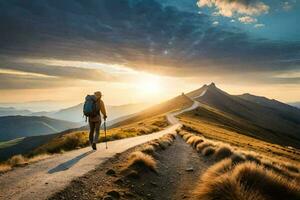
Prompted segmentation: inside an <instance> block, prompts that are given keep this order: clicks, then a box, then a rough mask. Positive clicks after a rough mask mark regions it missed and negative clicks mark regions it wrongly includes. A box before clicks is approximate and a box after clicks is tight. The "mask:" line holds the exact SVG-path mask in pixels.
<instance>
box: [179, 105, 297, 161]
mask: <svg viewBox="0 0 300 200" xmlns="http://www.w3.org/2000/svg"><path fill="white" fill-rule="evenodd" d="M180 120H181V121H182V122H183V124H184V125H186V126H188V127H191V128H192V129H193V130H195V131H196V132H198V133H200V134H202V135H204V136H205V137H207V138H209V139H213V140H218V141H222V142H226V143H229V144H231V145H234V146H237V147H241V148H243V149H244V150H251V151H255V152H257V153H262V154H265V155H267V156H276V157H278V158H279V159H281V160H288V161H291V162H292V161H293V162H295V161H296V162H300V151H299V150H296V149H290V148H287V147H284V146H281V145H278V144H274V143H272V142H267V141H263V140H261V139H259V138H255V136H256V135H257V134H256V135H253V134H252V133H254V132H255V133H257V132H259V131H263V130H260V128H259V127H256V126H254V125H251V124H247V123H246V122H244V121H243V120H240V119H235V118H231V117H230V116H226V115H224V113H221V112H217V111H216V110H215V109H212V108H210V107H208V106H202V107H201V108H198V109H197V110H195V111H191V112H188V113H184V114H182V115H180ZM294 142H295V141H294Z"/></svg>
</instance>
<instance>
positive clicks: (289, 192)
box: [232, 162, 300, 199]
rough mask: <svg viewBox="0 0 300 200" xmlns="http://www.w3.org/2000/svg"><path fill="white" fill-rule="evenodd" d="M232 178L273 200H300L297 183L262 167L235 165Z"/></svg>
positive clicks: (249, 164)
mask: <svg viewBox="0 0 300 200" xmlns="http://www.w3.org/2000/svg"><path fill="white" fill-rule="evenodd" d="M232 176H233V177H235V179H237V180H238V181H239V182H240V183H241V184H243V185H244V186H246V187H247V188H251V190H256V191H259V192H260V193H261V194H263V195H265V196H266V197H273V199H300V188H299V185H298V184H299V183H297V182H296V181H294V180H290V179H287V178H284V177H283V176H280V175H279V174H277V173H274V172H272V171H270V170H267V169H265V168H264V167H262V166H260V165H258V164H255V163H252V162H246V163H243V164H241V165H237V166H236V167H235V168H234V170H233V172H232Z"/></svg>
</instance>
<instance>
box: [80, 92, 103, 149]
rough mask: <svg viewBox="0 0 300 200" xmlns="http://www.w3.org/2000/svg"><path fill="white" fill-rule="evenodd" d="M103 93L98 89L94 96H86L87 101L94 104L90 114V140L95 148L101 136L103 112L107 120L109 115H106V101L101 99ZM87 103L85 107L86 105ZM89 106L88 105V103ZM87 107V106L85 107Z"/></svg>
mask: <svg viewBox="0 0 300 200" xmlns="http://www.w3.org/2000/svg"><path fill="white" fill-rule="evenodd" d="M101 97H102V93H101V92H99V91H97V92H95V93H94V95H93V96H90V95H88V96H87V97H86V102H87V101H88V100H90V101H91V102H92V103H93V104H92V106H91V107H92V110H93V112H92V114H89V115H88V118H89V119H88V120H89V126H90V134H89V141H90V145H91V146H92V148H93V149H94V150H97V146H96V144H97V142H98V138H99V133H100V125H101V114H100V112H101V113H102V115H103V119H104V120H106V118H107V115H106V110H105V106H104V102H103V101H102V100H101ZM86 104H88V103H85V105H84V107H86ZM87 107H88V105H87ZM84 109H85V108H84Z"/></svg>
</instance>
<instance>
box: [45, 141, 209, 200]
mask: <svg viewBox="0 0 300 200" xmlns="http://www.w3.org/2000/svg"><path fill="white" fill-rule="evenodd" d="M136 148H138V147H135V148H132V149H130V150H128V151H126V152H123V153H122V154H120V155H118V156H115V157H114V158H111V159H110V160H108V161H106V162H105V163H103V164H102V165H100V166H99V167H98V168H97V169H95V170H93V171H91V172H89V173H88V174H86V175H85V176H83V177H80V178H78V179H76V180H74V181H73V182H72V183H71V184H70V185H69V186H68V187H67V188H65V189H64V190H62V191H60V192H59V193H57V194H55V195H54V196H53V197H51V200H59V199H78V200H88V199H103V198H104V197H105V196H106V195H107V194H108V193H109V192H111V191H117V192H118V193H119V194H121V197H120V199H149V200H182V199H191V198H192V192H193V188H194V187H195V186H196V184H197V182H198V180H199V177H200V176H201V174H202V173H203V172H204V171H205V170H206V169H207V167H208V166H209V165H211V161H209V160H208V159H205V158H203V157H202V156H200V155H199V154H198V153H197V152H196V151H195V150H194V149H192V148H191V146H189V145H187V144H186V143H185V142H184V141H183V140H182V139H181V138H180V137H177V139H176V140H175V142H174V143H173V144H172V145H171V146H170V147H168V148H167V149H166V150H160V151H158V152H157V153H156V154H155V155H154V157H155V159H156V160H157V162H158V169H157V171H158V174H155V173H151V172H148V173H145V174H143V175H142V176H141V177H140V178H139V179H128V178H124V175H122V174H121V173H120V171H121V169H122V165H123V164H124V162H126V159H127V157H128V155H129V154H130V153H131V152H133V151H135V150H136ZM109 169H110V170H111V169H113V170H114V171H115V172H116V174H115V175H113V176H111V175H107V174H106V172H107V171H108V170H109ZM187 169H192V170H187ZM120 180H121V181H120Z"/></svg>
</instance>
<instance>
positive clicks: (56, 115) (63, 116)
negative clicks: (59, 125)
mask: <svg viewBox="0 0 300 200" xmlns="http://www.w3.org/2000/svg"><path fill="white" fill-rule="evenodd" d="M82 107H83V104H82V103H81V104H78V105H75V106H72V107H69V108H65V109H61V110H58V111H52V112H31V111H29V110H18V109H15V108H13V107H8V108H4V107H2V108H1V107H0V116H15V115H24V116H45V117H50V118H53V119H59V120H65V121H71V122H80V123H84V122H85V117H83V113H82ZM147 107H149V104H146V103H139V104H125V105H120V106H109V105H108V106H106V110H107V114H108V119H107V120H108V121H114V120H116V119H117V118H120V117H124V116H127V115H131V114H133V113H136V112H139V111H141V110H143V109H145V108H147Z"/></svg>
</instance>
